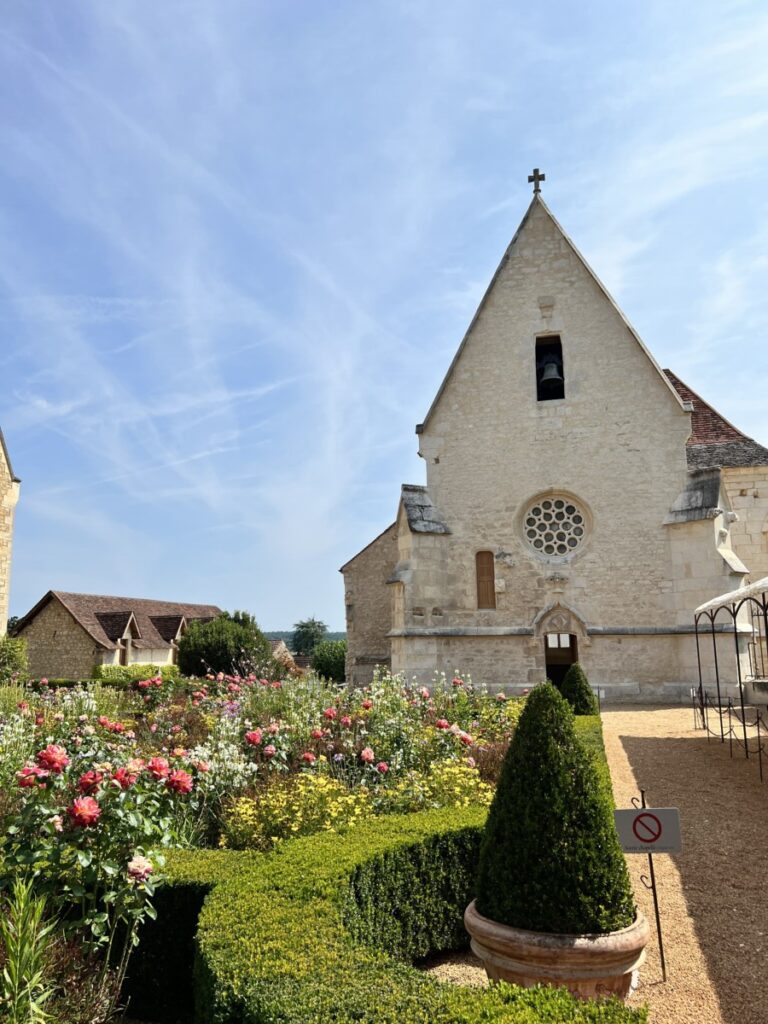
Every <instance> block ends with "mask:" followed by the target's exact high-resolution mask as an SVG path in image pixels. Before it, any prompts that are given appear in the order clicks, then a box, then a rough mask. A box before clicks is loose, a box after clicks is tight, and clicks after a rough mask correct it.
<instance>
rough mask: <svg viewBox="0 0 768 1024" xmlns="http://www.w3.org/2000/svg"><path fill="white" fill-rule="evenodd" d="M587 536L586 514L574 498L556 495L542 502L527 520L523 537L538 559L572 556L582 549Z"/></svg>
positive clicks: (527, 513) (532, 507)
mask: <svg viewBox="0 0 768 1024" xmlns="http://www.w3.org/2000/svg"><path fill="white" fill-rule="evenodd" d="M586 532H587V516H586V513H585V511H584V509H583V508H581V506H580V505H579V504H578V502H576V501H574V500H573V498H567V497H565V496H561V495H556V494H553V495H548V496H547V497H545V498H539V499H538V501H535V502H533V504H532V505H531V506H530V507H529V509H528V511H527V512H526V513H525V515H524V516H523V536H524V537H525V540H526V542H527V544H528V546H529V547H530V548H532V549H533V550H534V551H535V552H536V554H537V555H544V556H546V557H549V558H553V557H554V558H565V557H567V556H568V555H572V554H574V553H575V552H576V551H578V549H579V548H580V547H581V545H582V543H583V542H584V538H585V536H586Z"/></svg>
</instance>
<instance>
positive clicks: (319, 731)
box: [309, 729, 324, 740]
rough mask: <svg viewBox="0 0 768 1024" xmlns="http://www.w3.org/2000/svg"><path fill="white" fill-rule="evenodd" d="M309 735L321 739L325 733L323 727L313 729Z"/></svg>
mask: <svg viewBox="0 0 768 1024" xmlns="http://www.w3.org/2000/svg"><path fill="white" fill-rule="evenodd" d="M309 735H310V736H311V737H312V739H313V740H321V739H322V738H323V735H324V733H323V730H322V729H313V730H312V732H311V733H310V734H309Z"/></svg>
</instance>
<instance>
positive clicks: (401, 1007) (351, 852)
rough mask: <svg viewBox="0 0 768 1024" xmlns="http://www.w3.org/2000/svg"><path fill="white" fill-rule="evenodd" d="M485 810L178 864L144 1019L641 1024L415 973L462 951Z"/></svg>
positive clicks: (543, 994) (141, 974)
mask: <svg viewBox="0 0 768 1024" xmlns="http://www.w3.org/2000/svg"><path fill="white" fill-rule="evenodd" d="M484 816H485V810H484V809H483V808H466V809H463V810H452V811H450V812H446V811H429V812H425V813H421V814H413V815H407V816H400V815H392V816H384V817H381V818H378V819H375V820H371V821H367V822H364V823H363V824H361V825H360V826H359V827H358V829H356V830H355V831H354V832H350V833H349V834H347V835H334V834H324V835H320V836H313V837H309V838H306V839H299V840H296V841H294V842H292V843H290V844H286V845H285V846H281V847H279V848H278V849H277V850H275V851H273V852H272V853H270V854H266V855H259V854H254V853H249V852H244V853H238V852H220V851H197V852H178V853H174V854H172V855H171V856H170V858H169V865H168V872H169V877H170V885H169V886H168V887H167V888H166V889H165V890H164V892H163V894H162V901H161V906H160V914H159V918H158V921H157V922H156V923H154V924H152V925H149V926H148V927H147V928H145V935H144V941H143V942H142V945H141V946H140V954H139V956H140V959H139V960H138V961H137V963H136V964H135V970H134V974H133V989H134V992H135V993H136V995H135V996H134V1001H133V1003H132V1012H133V1013H134V1014H137V1013H138V1014H141V1013H146V1014H147V1016H149V1015H150V1014H151V1015H152V1019H154V1020H159V1021H161V1022H162V1024H176V1022H177V1021H178V1020H181V1019H183V1017H184V1012H185V1010H186V1011H189V1009H190V994H191V993H190V988H189V962H188V960H187V957H188V956H189V955H190V952H191V949H192V947H191V934H190V930H189V929H190V925H191V924H192V922H193V921H194V919H195V917H196V915H197V912H198V909H199V908H202V909H201V910H200V913H199V920H198V927H197V936H196V939H195V946H194V948H195V969H194V977H195V985H194V999H195V1020H196V1021H197V1022H199V1024H203V1022H206V1024H208V1022H216V1024H245V1022H248V1024H277V1022H278V1021H279V1022H280V1024H315V1022H317V1021H323V1020H333V1021H334V1022H336V1024H351V1022H353V1021H355V1022H360V1024H402V1022H403V1021H407V1022H408V1024H428V1022H429V1024H480V1022H481V1021H490V1020H493V1021H494V1022H498V1024H533V1022H551V1024H555V1022H558V1024H568V1022H573V1024H576V1022H578V1024H592V1022H595V1024H597V1022H600V1024H630V1022H632V1024H640V1022H643V1021H645V1020H646V1019H647V1018H646V1014H645V1012H644V1011H643V1010H629V1009H627V1008H625V1007H623V1006H621V1005H620V1004H618V1003H603V1004H592V1003H584V1002H580V1001H578V1000H575V999H573V998H572V997H571V996H569V995H568V994H567V993H566V992H564V991H562V990H545V989H529V990H526V989H515V988H512V987H508V986H504V985H501V986H498V987H496V988H494V989H491V990H488V991H482V992H480V991H478V990H477V989H472V990H470V989H465V988H462V987H454V986H450V985H445V984H441V983H439V982H436V981H434V980H433V979H431V978H430V977H428V976H426V975H424V974H423V973H421V972H419V971H417V970H415V969H414V968H413V967H412V966H410V964H409V963H408V961H412V960H413V959H415V958H419V957H422V956H425V955H426V954H427V953H430V952H435V951H441V950H449V949H455V948H460V947H462V946H464V945H465V944H466V936H465V934H464V931H463V927H462V913H463V910H464V907H465V905H466V904H467V902H468V901H469V899H470V897H471V894H472V886H473V877H474V870H475V865H476V861H477V854H478V847H479V841H480V832H481V827H482V824H483V821H484Z"/></svg>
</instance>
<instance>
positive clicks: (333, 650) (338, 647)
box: [312, 640, 347, 683]
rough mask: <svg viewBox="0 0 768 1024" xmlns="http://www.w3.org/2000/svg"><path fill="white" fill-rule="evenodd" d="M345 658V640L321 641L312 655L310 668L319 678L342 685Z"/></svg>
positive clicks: (344, 674) (344, 676)
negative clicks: (322, 677)
mask: <svg viewBox="0 0 768 1024" xmlns="http://www.w3.org/2000/svg"><path fill="white" fill-rule="evenodd" d="M346 658H347V641H346V640H321V641H320V643H319V644H318V645H317V647H316V648H315V650H314V652H313V654H312V668H313V669H314V670H315V672H317V674H318V675H319V676H324V677H325V678H326V679H333V680H335V682H337V683H343V682H344V680H345V678H346V670H345V667H344V663H345V661H346Z"/></svg>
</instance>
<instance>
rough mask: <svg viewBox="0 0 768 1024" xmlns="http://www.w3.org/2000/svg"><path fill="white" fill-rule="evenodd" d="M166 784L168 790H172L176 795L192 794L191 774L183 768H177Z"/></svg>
mask: <svg viewBox="0 0 768 1024" xmlns="http://www.w3.org/2000/svg"><path fill="white" fill-rule="evenodd" d="M165 784H166V786H167V787H168V789H170V790H172V791H173V792H174V793H191V792H192V776H191V775H190V774H189V772H185V771H183V770H182V769H181V768H177V769H176V770H175V771H172V772H171V774H170V775H169V776H168V778H167V779H166V780H165Z"/></svg>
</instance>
